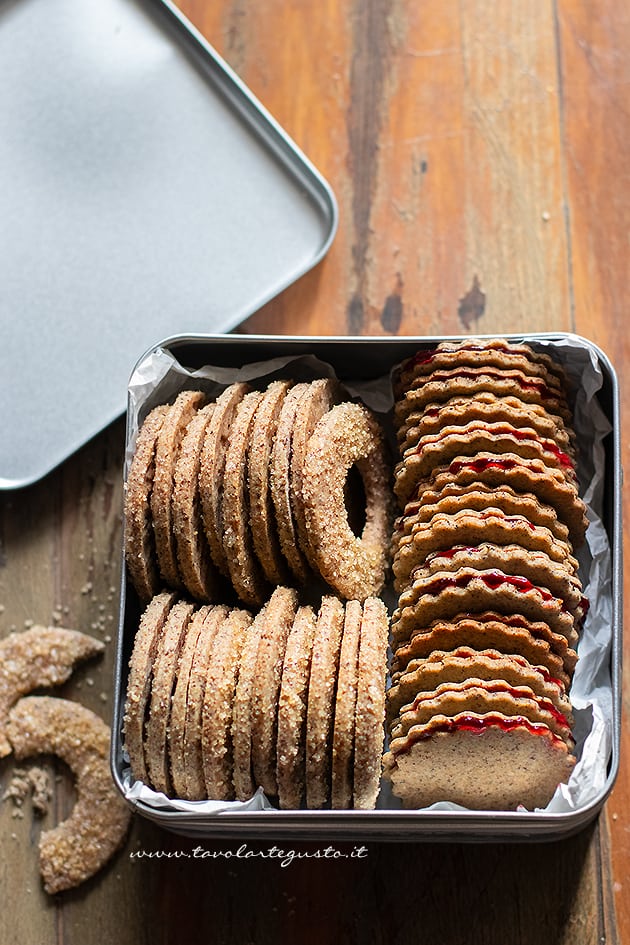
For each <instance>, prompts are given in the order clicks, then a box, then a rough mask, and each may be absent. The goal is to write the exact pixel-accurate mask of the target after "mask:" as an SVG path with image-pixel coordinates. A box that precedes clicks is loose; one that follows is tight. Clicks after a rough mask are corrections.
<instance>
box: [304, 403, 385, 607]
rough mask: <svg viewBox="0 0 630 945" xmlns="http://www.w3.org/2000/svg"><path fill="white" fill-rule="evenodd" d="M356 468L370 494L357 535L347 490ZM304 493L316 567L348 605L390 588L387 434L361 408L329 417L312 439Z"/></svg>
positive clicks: (345, 408)
mask: <svg viewBox="0 0 630 945" xmlns="http://www.w3.org/2000/svg"><path fill="white" fill-rule="evenodd" d="M353 466H356V467H357V469H358V470H359V472H360V474H361V478H362V480H363V486H364V489H365V498H366V510H365V526H364V528H363V531H362V533H361V535H355V534H354V532H353V530H352V528H351V526H350V522H349V520H348V510H347V508H346V502H345V496H344V487H345V484H346V479H347V477H348V473H349V471H350V470H351V468H352V467H353ZM302 490H303V495H304V508H305V512H306V522H307V527H308V531H309V538H310V543H311V549H312V554H313V558H314V561H315V562H316V564H317V567H318V569H319V571H320V573H321V575H322V577H323V578H324V579H325V580H326V581H327V582H328V583H329V584H330V585H331V587H334V588H335V590H337V591H338V592H339V594H341V595H342V596H343V597H345V598H347V599H348V600H361V601H363V600H365V598H366V597H369V596H370V595H371V594H378V593H379V591H380V590H381V588H382V587H383V584H384V583H385V571H386V566H387V548H388V544H389V532H390V492H389V475H388V469H387V464H386V461H385V445H384V440H383V434H382V431H381V429H380V427H379V425H378V423H377V421H376V420H375V419H374V417H373V416H372V414H371V413H370V411H369V410H367V408H366V407H364V406H362V405H361V404H353V403H344V404H338V405H337V406H335V407H333V408H332V410H330V411H329V412H328V413H326V414H324V416H323V417H322V418H321V420H320V421H319V423H318V424H317V426H316V427H315V431H314V432H313V435H312V436H311V438H310V439H309V443H308V449H307V452H306V458H305V461H304V469H303V478H302Z"/></svg>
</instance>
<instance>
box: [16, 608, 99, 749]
mask: <svg viewBox="0 0 630 945" xmlns="http://www.w3.org/2000/svg"><path fill="white" fill-rule="evenodd" d="M104 649H105V647H104V645H103V644H102V643H101V641H100V640H95V639H94V637H90V636H87V635H86V634H85V633H80V632H79V631H78V630H65V629H64V628H63V627H39V626H35V627H31V628H30V629H29V630H24V631H22V632H20V633H10V634H9V635H8V637H5V638H4V640H0V758H4V756H5V755H8V754H10V752H11V745H10V744H9V740H8V738H7V736H6V732H5V730H6V724H7V719H8V716H9V709H10V708H11V706H12V705H14V704H15V703H16V702H17V701H18V699H19V698H20V696H24V695H26V693H27V692H32V691H33V689H39V688H41V687H43V686H59V685H61V683H64V682H65V681H66V679H68V678H69V676H70V674H71V673H72V670H73V669H74V666H75V664H76V663H80V662H82V661H83V660H87V659H90V657H92V656H96V655H97V654H100V653H102V652H103V650H104Z"/></svg>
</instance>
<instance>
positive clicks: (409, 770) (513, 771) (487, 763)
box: [384, 712, 575, 810]
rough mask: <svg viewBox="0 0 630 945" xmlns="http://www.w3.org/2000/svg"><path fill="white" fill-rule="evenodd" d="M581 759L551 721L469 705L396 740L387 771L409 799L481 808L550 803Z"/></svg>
mask: <svg viewBox="0 0 630 945" xmlns="http://www.w3.org/2000/svg"><path fill="white" fill-rule="evenodd" d="M574 765H575V757H574V756H573V755H572V754H571V753H570V752H569V749H568V747H567V745H566V743H565V742H564V741H563V740H562V739H561V738H559V737H558V736H556V735H554V734H553V732H551V730H550V729H549V728H548V727H547V726H546V725H542V724H533V723H531V722H528V721H526V720H525V719H523V718H519V717H515V718H508V717H506V716H503V715H501V714H500V713H488V714H486V715H477V714H475V713H472V712H466V713H462V714H461V715H456V716H453V717H451V718H449V717H446V716H441V715H438V716H434V717H433V718H432V719H431V721H430V722H428V723H427V724H426V725H417V726H414V727H413V728H412V729H410V731H409V732H408V733H407V734H406V735H405V736H404V738H402V739H397V740H396V743H392V745H391V746H390V751H389V752H388V753H387V754H386V755H385V758H384V773H385V776H386V777H388V778H389V779H390V780H391V782H392V790H393V791H394V793H395V794H396V795H397V796H398V797H400V798H401V799H402V801H403V804H404V806H405V807H418V808H419V807H428V806H429V805H431V804H433V803H435V802H436V801H444V800H446V801H452V802H454V803H456V804H461V805H462V806H464V807H469V808H474V809H478V810H515V809H516V808H517V807H518V806H519V805H522V806H523V807H525V808H527V809H528V810H533V809H534V808H538V807H544V806H545V805H546V804H548V803H549V801H550V800H551V798H552V796H553V794H554V791H555V790H556V787H557V786H558V784H559V783H561V782H566V781H568V779H569V777H570V775H571V772H572V770H573V767H574ZM482 772H483V774H482Z"/></svg>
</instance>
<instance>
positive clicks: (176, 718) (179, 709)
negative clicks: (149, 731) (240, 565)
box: [167, 605, 212, 800]
mask: <svg viewBox="0 0 630 945" xmlns="http://www.w3.org/2000/svg"><path fill="white" fill-rule="evenodd" d="M211 609H212V608H211V605H206V606H204V607H200V608H199V609H198V610H197V611H195V612H194V613H193V615H192V617H191V619H190V622H189V624H188V627H187V629H186V636H185V638H184V644H183V646H182V651H181V654H180V657H179V663H178V667H177V681H176V683H175V689H174V692H173V698H172V702H171V713H170V718H169V725H168V736H167V740H168V760H169V770H170V774H171V781H172V784H173V789H174V792H175V796H176V797H180V798H183V799H185V800H196V798H189V797H188V785H187V768H188V756H187V752H186V746H185V733H186V713H187V707H188V697H189V689H190V671H191V669H192V665H193V661H194V658H195V652H196V649H197V645H198V643H199V636H200V634H201V631H202V629H203V625H204V622H205V620H206V619H207V617H208V615H209V613H210V611H211Z"/></svg>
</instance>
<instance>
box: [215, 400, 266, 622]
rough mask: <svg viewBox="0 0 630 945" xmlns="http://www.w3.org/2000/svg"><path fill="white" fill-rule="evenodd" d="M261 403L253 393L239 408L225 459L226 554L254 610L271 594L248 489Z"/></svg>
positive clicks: (237, 584)
mask: <svg viewBox="0 0 630 945" xmlns="http://www.w3.org/2000/svg"><path fill="white" fill-rule="evenodd" d="M261 399H262V394H261V393H260V392H259V391H251V392H250V393H249V394H245V396H244V398H243V400H242V401H241V402H240V404H239V405H238V407H237V410H236V414H235V416H234V420H233V422H232V426H231V429H230V439H229V443H228V448H227V453H226V455H225V472H224V481H223V512H222V518H223V534H222V541H223V551H224V554H225V559H226V561H227V564H228V571H229V574H230V580H231V581H232V585H233V587H234V590H235V591H236V593H237V594H238V596H239V597H240V599H241V600H242V601H244V603H246V604H249V605H250V606H253V607H255V606H260V605H261V604H262V603H263V601H264V600H265V599H266V597H267V595H268V591H269V586H268V584H267V581H266V579H265V576H264V573H263V571H262V568H261V566H260V563H259V561H258V559H257V558H256V555H255V553H254V544H253V540H252V532H251V527H250V509H249V494H248V489H247V454H248V450H249V444H250V439H251V430H252V425H253V422H254V417H255V415H256V410H257V409H258V405H259V404H260V401H261Z"/></svg>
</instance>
